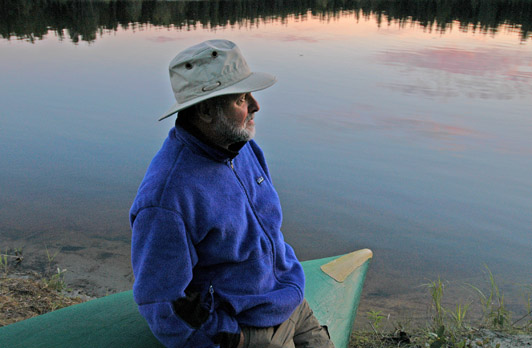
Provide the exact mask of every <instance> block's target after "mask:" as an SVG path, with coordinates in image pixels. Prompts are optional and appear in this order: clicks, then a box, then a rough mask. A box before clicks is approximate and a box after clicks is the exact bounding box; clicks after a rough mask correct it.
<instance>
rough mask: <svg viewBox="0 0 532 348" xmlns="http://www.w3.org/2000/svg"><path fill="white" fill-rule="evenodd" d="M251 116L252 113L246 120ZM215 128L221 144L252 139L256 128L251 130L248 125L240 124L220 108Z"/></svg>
mask: <svg viewBox="0 0 532 348" xmlns="http://www.w3.org/2000/svg"><path fill="white" fill-rule="evenodd" d="M251 117H252V115H251V114H250V115H249V116H248V119H247V120H246V121H249V120H250V119H251ZM214 130H215V133H216V134H217V136H218V138H219V142H220V143H221V144H228V145H229V144H234V143H238V142H241V141H250V140H251V139H253V137H254V136H255V129H253V130H249V129H247V128H246V127H240V125H238V124H236V123H235V122H232V121H230V120H229V119H228V118H227V117H226V116H225V114H224V112H223V111H222V110H220V109H219V110H218V115H217V117H216V119H215V123H214Z"/></svg>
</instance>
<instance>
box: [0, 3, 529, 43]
mask: <svg viewBox="0 0 532 348" xmlns="http://www.w3.org/2000/svg"><path fill="white" fill-rule="evenodd" d="M1 8H2V11H1V12H0V36H1V37H3V38H7V39H9V38H11V37H16V38H18V39H23V40H27V41H30V42H34V41H35V40H36V39H42V38H43V37H44V36H46V35H47V34H48V31H49V30H50V29H51V30H53V31H54V32H55V35H57V36H58V37H59V38H60V39H64V38H65V37H69V38H70V39H71V40H72V41H73V42H74V43H77V42H79V41H80V40H81V41H89V42H90V41H94V40H96V39H97V36H98V35H101V34H102V33H103V32H104V31H114V30H117V28H119V27H122V28H137V27H139V26H140V27H142V26H148V25H155V26H162V27H177V28H179V29H186V30H191V29H194V28H218V27H222V28H223V27H227V26H229V27H233V26H238V27H241V26H248V27H254V26H258V25H259V24H260V23H264V22H271V21H281V22H283V21H285V20H286V19H287V18H289V17H295V18H301V19H304V18H306V17H307V16H309V15H311V16H315V17H318V18H320V19H322V20H324V21H329V20H331V19H334V18H336V17H339V16H344V15H349V16H351V15H354V16H355V17H356V18H357V19H358V18H360V17H366V18H367V17H369V16H372V15H375V18H376V20H377V23H378V25H379V26H380V25H384V24H390V23H399V24H400V25H402V26H404V25H407V24H410V23H412V22H415V23H417V24H419V25H421V26H422V27H423V28H425V29H426V30H437V31H441V32H445V31H447V30H450V29H451V28H452V27H453V26H456V25H458V26H459V29H460V30H461V31H479V32H482V33H485V34H495V33H496V32H497V31H498V30H501V28H502V27H504V28H505V29H506V30H511V31H518V32H520V34H521V38H522V40H527V39H528V38H530V37H531V32H532V3H531V2H530V1H527V0H483V1H477V0H469V1H464V0H446V1H439V0H428V1H394V0H373V1H369V0H306V1H287V0H275V1H261V0H254V1H252V0H227V1H223V0H214V1H170V2H165V1H153V0H146V1H116V0H115V1H92V0H91V1H58V0H56V1H53V0H52V1H49V0H37V1H33V0H1Z"/></svg>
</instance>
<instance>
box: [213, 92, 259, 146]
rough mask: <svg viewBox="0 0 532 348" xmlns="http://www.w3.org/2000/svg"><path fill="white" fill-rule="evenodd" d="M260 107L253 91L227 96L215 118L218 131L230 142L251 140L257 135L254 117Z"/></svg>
mask: <svg viewBox="0 0 532 348" xmlns="http://www.w3.org/2000/svg"><path fill="white" fill-rule="evenodd" d="M259 109H260V106H259V103H258V102H257V100H255V98H253V96H252V95H251V93H243V94H233V95H229V96H227V98H226V99H225V102H224V103H223V106H221V107H220V108H219V110H218V117H216V119H215V123H214V127H215V130H216V133H217V134H218V135H219V136H220V137H222V138H223V139H224V140H225V141H227V142H228V143H229V144H231V143H236V142H240V141H249V140H251V139H252V138H253V137H254V136H255V122H254V121H253V118H254V117H255V112H257V111H259Z"/></svg>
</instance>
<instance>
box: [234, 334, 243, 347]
mask: <svg viewBox="0 0 532 348" xmlns="http://www.w3.org/2000/svg"><path fill="white" fill-rule="evenodd" d="M236 348H244V332H243V331H240V342H238V346H236Z"/></svg>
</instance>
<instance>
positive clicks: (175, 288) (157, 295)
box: [131, 207, 240, 348]
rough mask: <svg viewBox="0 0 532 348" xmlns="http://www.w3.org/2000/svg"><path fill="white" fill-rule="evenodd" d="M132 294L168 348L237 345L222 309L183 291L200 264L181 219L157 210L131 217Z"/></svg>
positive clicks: (232, 322)
mask: <svg viewBox="0 0 532 348" xmlns="http://www.w3.org/2000/svg"><path fill="white" fill-rule="evenodd" d="M131 223H132V229H133V236H132V241H131V260H132V265H133V273H134V275H135V284H134V286H133V294H134V297H135V301H136V302H137V304H138V305H139V311H140V313H141V314H142V316H143V317H144V318H145V319H146V321H147V322H148V325H149V327H150V329H151V331H152V332H153V334H154V335H155V337H157V339H158V340H159V341H160V342H161V343H163V344H164V345H165V346H166V347H195V348H203V347H218V346H219V347H221V348H233V347H236V346H237V345H238V342H239V339H240V328H239V326H238V323H237V322H236V320H235V318H233V317H231V316H230V315H228V313H227V312H225V311H224V310H223V309H221V308H219V309H215V306H214V295H213V294H212V293H211V300H212V301H211V303H210V304H209V303H204V302H205V301H202V295H201V294H199V293H190V292H188V291H185V290H186V289H187V286H188V285H189V284H190V281H191V280H192V270H193V268H194V266H195V265H196V263H197V261H198V257H197V255H196V252H195V249H194V245H193V244H192V242H191V240H190V238H189V235H188V233H187V232H186V226H185V224H184V222H183V219H182V218H181V216H180V215H179V214H178V213H176V212H173V211H170V210H165V209H162V208H158V207H151V208H144V209H142V210H141V211H140V212H139V213H138V214H137V215H136V216H135V217H132V222H131Z"/></svg>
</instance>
